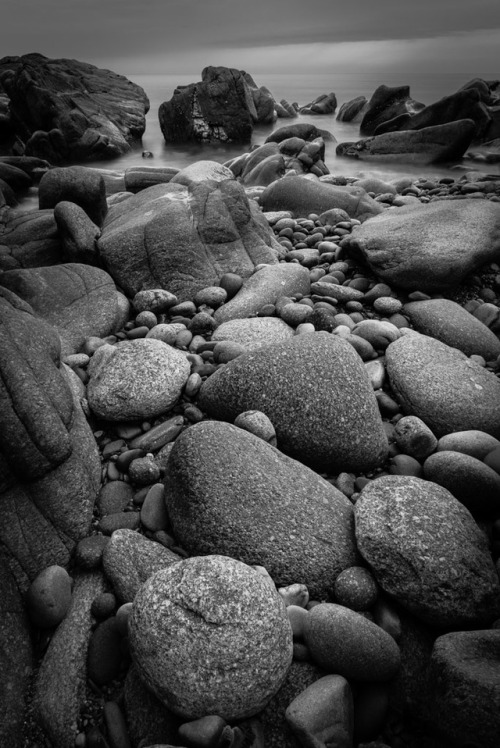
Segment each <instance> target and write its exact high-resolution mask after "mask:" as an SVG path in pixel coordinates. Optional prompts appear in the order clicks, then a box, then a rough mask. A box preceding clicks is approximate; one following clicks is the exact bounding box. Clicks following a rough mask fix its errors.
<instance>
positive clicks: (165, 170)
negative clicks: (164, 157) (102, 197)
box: [106, 166, 179, 195]
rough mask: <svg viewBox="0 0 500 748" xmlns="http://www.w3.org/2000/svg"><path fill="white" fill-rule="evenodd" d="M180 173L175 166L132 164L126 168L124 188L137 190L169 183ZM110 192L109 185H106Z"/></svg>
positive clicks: (133, 191) (132, 190) (131, 190)
mask: <svg viewBox="0 0 500 748" xmlns="http://www.w3.org/2000/svg"><path fill="white" fill-rule="evenodd" d="M178 173H179V169H177V168H176V167H175V166H131V167H130V168H128V169H125V174H124V185H123V187H124V190H126V191H127V192H132V193H133V194H134V195H135V193H136V192H140V191H141V190H145V189H147V188H148V187H153V186H154V185H155V184H167V183H168V182H170V180H171V179H172V177H175V175H176V174H178ZM106 189H107V192H108V194H109V186H108V185H106Z"/></svg>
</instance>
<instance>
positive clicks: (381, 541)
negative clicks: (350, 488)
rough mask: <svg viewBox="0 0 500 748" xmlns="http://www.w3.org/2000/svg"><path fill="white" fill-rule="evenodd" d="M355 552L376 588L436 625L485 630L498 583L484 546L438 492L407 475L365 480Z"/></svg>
mask: <svg viewBox="0 0 500 748" xmlns="http://www.w3.org/2000/svg"><path fill="white" fill-rule="evenodd" d="M355 516H356V540H357V544H358V548H359V551H360V553H361V555H362V556H363V558H364V559H365V561H366V562H367V564H368V565H369V567H370V569H371V570H372V572H373V574H374V576H375V578H376V580H377V582H378V584H379V585H380V587H381V588H382V589H383V590H384V591H385V592H386V593H387V594H389V595H390V596H391V597H392V598H393V599H395V600H396V601H397V602H398V603H400V604H401V605H402V606H404V607H405V608H406V609H407V610H409V611H410V612H411V613H412V614H413V615H415V616H416V617H417V618H419V619H420V620H422V621H424V622H425V623H428V624H430V625H432V626H436V627H440V628H446V627H448V628H452V627H453V628H458V627H471V626H483V625H488V624H489V623H491V622H492V621H494V620H495V618H496V617H498V614H499V611H500V583H499V580H498V575H497V573H496V571H495V568H494V566H493V562H492V560H491V556H490V554H489V550H488V541H487V538H486V536H485V534H484V533H483V532H482V530H480V529H479V527H478V526H477V524H476V522H475V521H474V519H473V518H472V516H471V514H470V513H469V511H468V510H467V509H466V508H465V507H464V506H463V504H461V503H460V502H459V501H457V499H455V498H454V497H453V496H452V494H451V493H450V492H449V491H447V490H446V489H444V488H442V487H441V486H438V485H437V484H435V483H431V482H430V481H425V480H422V479H420V478H414V477H409V476H395V475H393V476H384V477H381V478H377V480H374V481H372V482H370V483H369V484H368V485H367V486H365V488H363V490H362V492H361V496H360V497H359V498H358V500H357V502H356V504H355Z"/></svg>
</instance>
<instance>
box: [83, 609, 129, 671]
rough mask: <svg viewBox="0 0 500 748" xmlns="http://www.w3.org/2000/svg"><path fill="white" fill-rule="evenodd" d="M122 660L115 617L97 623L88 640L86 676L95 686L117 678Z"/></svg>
mask: <svg viewBox="0 0 500 748" xmlns="http://www.w3.org/2000/svg"><path fill="white" fill-rule="evenodd" d="M122 660H123V654H122V648H121V636H120V633H119V631H118V627H117V625H116V618H115V616H111V617H110V618H107V619H106V620H105V621H102V622H101V623H99V624H98V625H97V626H96V628H95V629H94V631H93V632H92V635H91V637H90V640H89V648H88V652H87V675H88V677H89V678H90V679H91V681H92V682H93V683H95V684H96V685H97V686H104V685H105V684H107V683H110V682H111V681H112V680H114V679H115V678H117V677H118V674H119V672H120V668H121V664H122Z"/></svg>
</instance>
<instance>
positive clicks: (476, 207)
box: [341, 199, 500, 293]
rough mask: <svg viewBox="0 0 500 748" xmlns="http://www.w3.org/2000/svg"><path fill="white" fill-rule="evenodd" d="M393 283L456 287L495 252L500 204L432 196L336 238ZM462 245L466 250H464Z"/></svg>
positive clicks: (499, 241) (499, 247)
mask: <svg viewBox="0 0 500 748" xmlns="http://www.w3.org/2000/svg"><path fill="white" fill-rule="evenodd" d="M341 246H342V250H343V251H344V252H346V253H347V254H348V255H353V256H354V257H358V258H360V257H361V258H363V259H364V260H365V261H366V262H367V263H368V265H369V266H370V268H371V269H372V271H373V272H374V273H375V275H376V276H377V277H378V278H380V279H381V280H382V281H384V282H385V283H388V284H389V285H390V286H393V287H395V288H402V289H404V290H407V291H424V292H427V293H429V292H430V293H435V292H441V291H446V290H448V289H450V288H454V287H456V286H458V285H459V284H460V283H461V281H462V280H463V279H464V278H465V277H466V276H467V275H469V274H470V273H472V272H474V271H475V270H476V269H478V268H480V267H481V266H482V265H484V264H486V263H489V262H496V261H498V258H499V256H500V209H499V207H498V205H495V203H492V202H490V201H488V200H471V199H465V200H436V201H433V202H430V203H427V204H423V203H418V204H416V205H408V206H403V207H400V208H397V209H389V210H387V211H385V212H384V213H383V214H381V215H380V216H375V217H373V218H371V219H370V220H369V221H368V222H366V221H365V223H364V224H362V225H361V226H356V227H355V228H354V229H353V231H352V234H351V235H350V236H348V237H345V238H344V239H343V240H342V243H341ZM464 246H466V247H467V252H464Z"/></svg>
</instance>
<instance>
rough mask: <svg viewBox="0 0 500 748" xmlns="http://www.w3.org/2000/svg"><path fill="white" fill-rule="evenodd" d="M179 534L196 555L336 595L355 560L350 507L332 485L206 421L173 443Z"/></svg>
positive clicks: (169, 479)
mask: <svg viewBox="0 0 500 748" xmlns="http://www.w3.org/2000/svg"><path fill="white" fill-rule="evenodd" d="M165 496H166V502H167V509H168V514H169V517H170V520H171V522H172V527H173V529H174V532H175V535H176V537H178V538H179V541H180V542H181V544H182V546H183V547H184V548H185V549H186V550H187V551H188V552H189V553H191V554H193V555H196V554H207V553H221V554H223V555H227V556H232V557H233V558H238V559H240V560H241V561H244V562H245V563H248V564H257V565H259V566H264V567H265V568H266V569H267V571H268V572H269V574H270V575H271V577H272V578H273V580H274V582H275V583H276V584H277V585H279V586H286V585H288V584H293V583H296V582H299V583H302V584H306V585H307V587H308V589H309V591H310V594H311V595H313V596H317V597H318V598H323V597H326V596H328V595H329V594H330V595H331V593H332V590H333V584H334V581H335V578H336V577H337V576H338V574H339V573H340V572H341V571H342V570H343V569H345V568H347V567H348V566H352V565H354V564H355V563H356V558H357V553H356V548H355V546H354V542H353V541H354V538H353V526H352V517H353V511H352V504H351V503H350V502H349V500H348V499H347V498H346V497H345V496H344V495H343V494H341V493H340V491H338V490H337V489H335V488H334V487H333V486H332V485H331V484H330V483H328V482H327V481H325V480H324V479H323V478H321V477H320V476H319V475H318V474H317V473H315V472H313V471H312V470H310V469H309V468H307V467H305V466H304V465H302V464H301V463H299V462H296V461H295V460H292V459H291V458H289V457H286V456H285V455H283V454H282V453H281V452H279V451H278V450H277V449H275V448H274V447H271V446H269V445H268V444H266V443H265V442H264V441H263V440H262V439H259V438H258V437H256V436H254V435H253V434H250V433H249V432H247V431H244V430H243V429H239V428H237V427H235V426H231V425H229V424H227V423H218V422H216V421H206V422H202V423H199V424H197V425H195V426H192V427H190V428H189V429H186V430H185V431H184V432H183V433H182V434H181V435H180V436H179V437H178V438H177V440H176V442H175V444H174V447H173V449H172V452H171V454H170V457H169V461H168V464H167V471H166V476H165Z"/></svg>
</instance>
